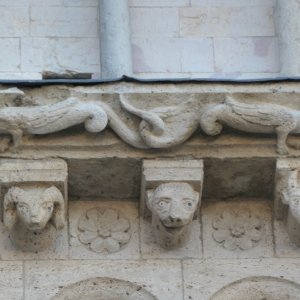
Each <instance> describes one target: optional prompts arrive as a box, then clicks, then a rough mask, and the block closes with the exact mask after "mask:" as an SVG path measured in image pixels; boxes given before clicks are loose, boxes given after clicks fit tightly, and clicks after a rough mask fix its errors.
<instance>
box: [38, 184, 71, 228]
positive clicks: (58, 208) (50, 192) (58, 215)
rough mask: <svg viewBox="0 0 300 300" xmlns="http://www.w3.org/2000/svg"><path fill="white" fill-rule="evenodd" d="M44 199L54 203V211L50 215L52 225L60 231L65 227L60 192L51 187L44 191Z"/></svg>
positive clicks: (63, 202) (63, 205) (63, 204)
mask: <svg viewBox="0 0 300 300" xmlns="http://www.w3.org/2000/svg"><path fill="white" fill-rule="evenodd" d="M43 196H44V199H47V201H52V202H53V203H54V210H53V214H52V218H51V219H52V223H53V225H54V227H55V228H56V229H62V228H63V227H64V226H65V222H66V220H65V201H64V197H63V195H62V194H61V192H60V190H59V189H58V188H57V187H55V186H52V187H50V188H48V189H46V190H45V191H44V194H43Z"/></svg>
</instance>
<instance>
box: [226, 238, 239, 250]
mask: <svg viewBox="0 0 300 300" xmlns="http://www.w3.org/2000/svg"><path fill="white" fill-rule="evenodd" d="M223 245H224V247H225V248H226V249H228V250H234V249H236V247H237V243H236V238H233V237H232V236H229V237H228V238H226V240H225V242H224V244H223Z"/></svg>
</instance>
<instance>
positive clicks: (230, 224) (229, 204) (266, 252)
mask: <svg viewBox="0 0 300 300" xmlns="http://www.w3.org/2000/svg"><path fill="white" fill-rule="evenodd" d="M270 206H271V205H270V203H268V202H267V201H264V200H263V199H260V200H258V199H257V200H254V199H242V198H238V199H233V201H228V199H227V201H226V202H225V201H217V202H215V203H209V204H207V205H204V206H203V208H202V228H203V230H202V232H203V251H204V257H205V258H236V259H238V258H260V257H273V237H272V226H271V207H270Z"/></svg>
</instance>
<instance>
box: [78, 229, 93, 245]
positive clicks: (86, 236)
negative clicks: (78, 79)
mask: <svg viewBox="0 0 300 300" xmlns="http://www.w3.org/2000/svg"><path fill="white" fill-rule="evenodd" d="M97 236H98V235H97V232H92V231H85V232H82V233H80V234H79V236H78V238H79V240H80V242H81V243H83V244H89V243H91V242H92V241H94V240H95V239H96V238H97Z"/></svg>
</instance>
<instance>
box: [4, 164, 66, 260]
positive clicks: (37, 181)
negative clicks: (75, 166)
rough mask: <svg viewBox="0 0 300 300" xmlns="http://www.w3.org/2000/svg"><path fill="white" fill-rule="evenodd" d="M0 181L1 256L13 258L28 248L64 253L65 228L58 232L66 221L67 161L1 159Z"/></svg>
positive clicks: (35, 251)
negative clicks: (0, 214)
mask: <svg viewBox="0 0 300 300" xmlns="http://www.w3.org/2000/svg"><path fill="white" fill-rule="evenodd" d="M0 180H1V198H2V206H1V211H2V220H3V224H1V226H2V228H1V239H2V243H1V246H0V247H1V248H2V250H3V255H4V256H6V258H7V257H9V256H10V255H11V256H12V257H15V256H18V255H21V254H22V252H27V251H29V252H34V253H33V254H32V255H33V257H34V256H37V257H38V256H39V255H38V252H39V251H41V252H43V253H47V252H48V251H50V253H51V251H53V252H56V251H58V252H59V255H63V256H64V255H65V254H66V249H67V240H64V238H66V232H67V230H66V229H65V230H64V231H63V233H60V232H59V231H60V230H62V229H63V228H64V227H66V223H67V222H66V210H67V201H68V198H67V165H66V163H65V162H64V161H63V160H58V159H56V160H55V159H52V160H51V159H49V160H45V161H39V160H31V161H30V160H21V159H19V160H6V159H2V160H1V161H0ZM3 226H5V227H6V230H5V229H4V228H3ZM12 244H13V245H12ZM14 247H16V248H17V250H15V249H14ZM56 247H57V249H55V248H56ZM47 248H49V249H47ZM13 249H14V250H13ZM45 249H46V250H45ZM10 250H12V251H10ZM60 252H62V253H60ZM25 256H26V255H25ZM29 257H32V256H30V255H29Z"/></svg>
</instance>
